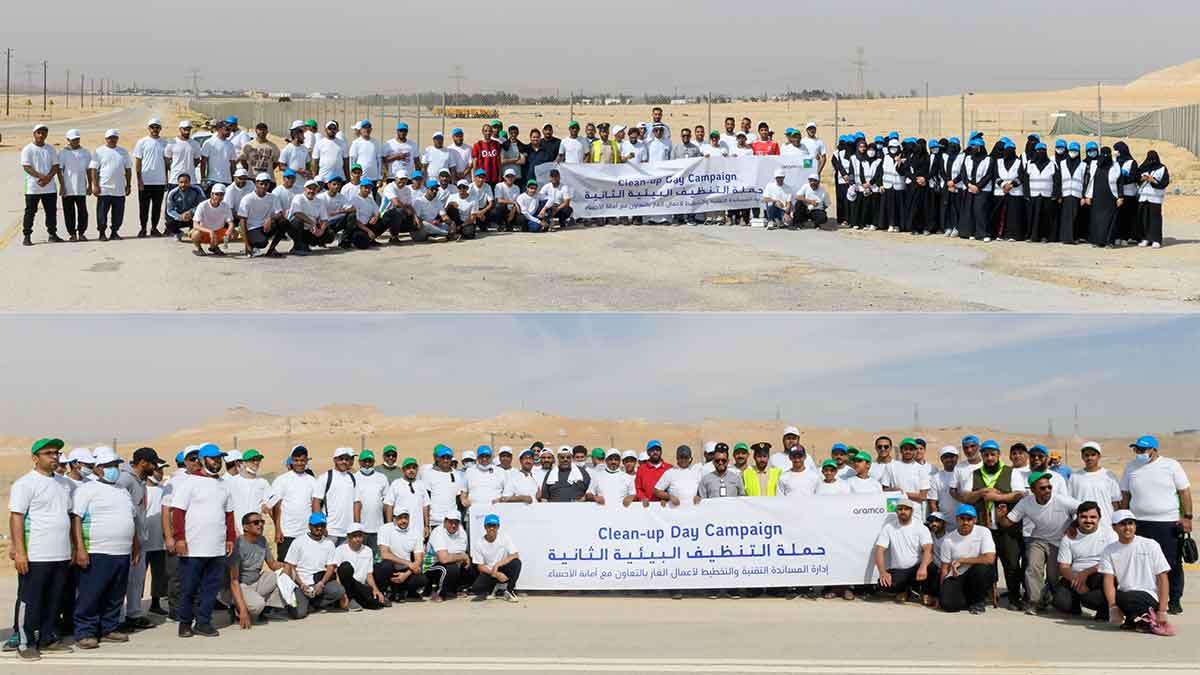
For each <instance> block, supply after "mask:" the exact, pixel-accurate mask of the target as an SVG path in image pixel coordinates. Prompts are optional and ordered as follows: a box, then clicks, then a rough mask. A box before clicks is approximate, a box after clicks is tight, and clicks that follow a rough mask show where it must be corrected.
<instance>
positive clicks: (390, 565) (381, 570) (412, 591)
mask: <svg viewBox="0 0 1200 675" xmlns="http://www.w3.org/2000/svg"><path fill="white" fill-rule="evenodd" d="M399 570H400V567H399V566H398V565H397V564H396V563H394V562H392V561H391V560H381V561H379V562H377V563H375V571H374V572H372V574H374V575H375V585H376V586H378V587H379V590H381V591H383V593H384V594H385V595H391V596H393V597H394V596H398V595H401V594H406V595H417V594H419V593H420V592H421V591H422V590H424V589H425V587H426V586H428V585H429V580H428V579H426V578H425V575H424V574H410V575H408V576H407V577H406V578H405V579H404V581H402V582H400V583H395V582H393V581H392V575H393V574H395V573H396V572H397V571H399Z"/></svg>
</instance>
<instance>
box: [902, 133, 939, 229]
mask: <svg viewBox="0 0 1200 675" xmlns="http://www.w3.org/2000/svg"><path fill="white" fill-rule="evenodd" d="M933 145H934V147H935V148H936V147H937V143H936V142H935V143H934V144H933ZM911 147H912V149H911V150H910V151H909V155H908V161H907V162H905V163H904V167H903V175H904V177H905V178H906V179H908V180H909V181H910V182H909V185H908V195H907V196H908V199H907V200H906V204H905V206H906V207H907V213H906V214H905V216H904V218H903V220H902V221H901V222H902V223H903V227H905V228H907V230H906V231H908V232H911V233H913V234H925V233H926V232H932V231H933V222H932V220H931V218H930V214H931V213H932V209H931V207H930V201H931V196H932V194H933V191H932V190H931V189H930V182H931V180H932V176H933V172H932V170H931V169H932V166H931V161H930V158H929V152H928V150H927V149H926V147H925V141H924V140H917V141H915V142H913V144H912V146H911Z"/></svg>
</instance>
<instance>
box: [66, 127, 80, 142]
mask: <svg viewBox="0 0 1200 675" xmlns="http://www.w3.org/2000/svg"><path fill="white" fill-rule="evenodd" d="M79 137H80V136H79V130H78V129H67V140H68V141H74V140H76V139H78V138H79Z"/></svg>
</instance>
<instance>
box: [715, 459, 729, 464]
mask: <svg viewBox="0 0 1200 675" xmlns="http://www.w3.org/2000/svg"><path fill="white" fill-rule="evenodd" d="M728 463H729V460H728V459H724V458H722V459H714V460H713V464H728Z"/></svg>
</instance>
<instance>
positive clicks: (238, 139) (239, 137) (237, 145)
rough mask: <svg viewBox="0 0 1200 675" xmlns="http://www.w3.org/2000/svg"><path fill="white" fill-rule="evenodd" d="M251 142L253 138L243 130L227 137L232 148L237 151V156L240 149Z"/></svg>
mask: <svg viewBox="0 0 1200 675" xmlns="http://www.w3.org/2000/svg"><path fill="white" fill-rule="evenodd" d="M253 140H254V137H253V136H251V135H250V134H249V132H247V131H246V130H245V129H238V132H237V133H236V134H234V135H232V136H230V137H229V142H230V143H232V144H233V148H234V149H235V150H237V151H238V154H239V155H240V154H241V152H242V148H244V147H246V145H247V144H249V143H250V141H253Z"/></svg>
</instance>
